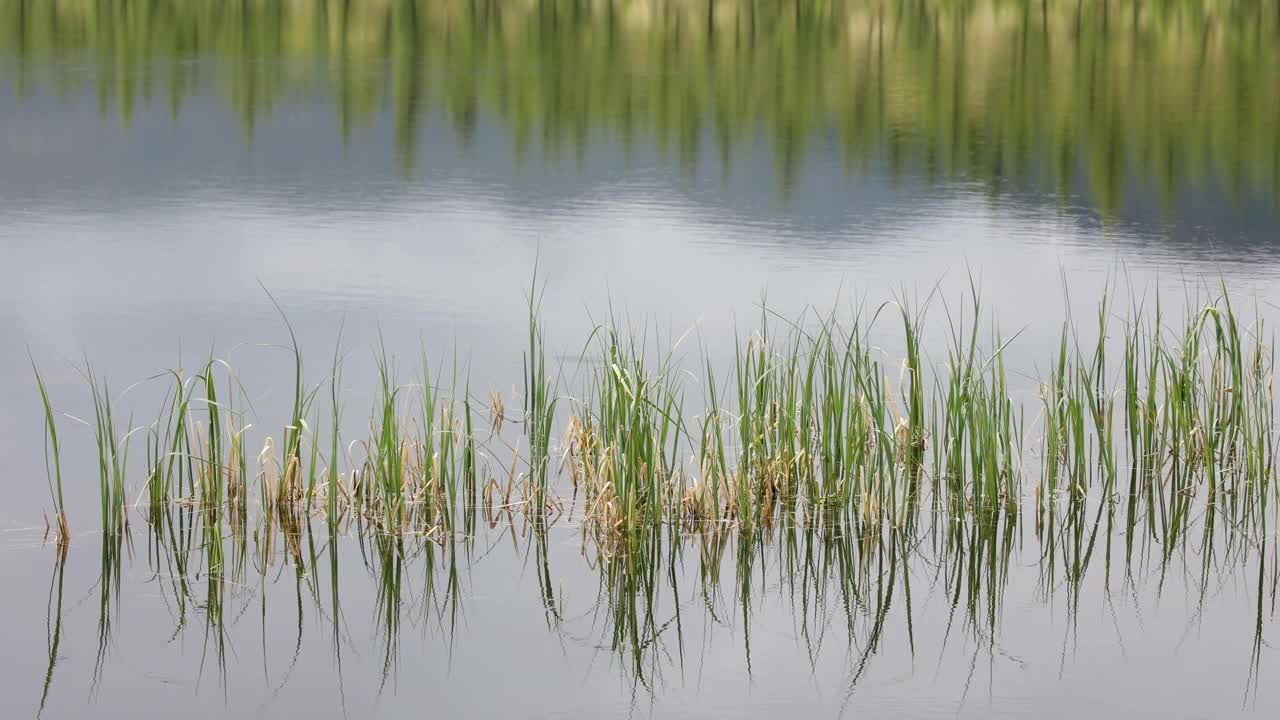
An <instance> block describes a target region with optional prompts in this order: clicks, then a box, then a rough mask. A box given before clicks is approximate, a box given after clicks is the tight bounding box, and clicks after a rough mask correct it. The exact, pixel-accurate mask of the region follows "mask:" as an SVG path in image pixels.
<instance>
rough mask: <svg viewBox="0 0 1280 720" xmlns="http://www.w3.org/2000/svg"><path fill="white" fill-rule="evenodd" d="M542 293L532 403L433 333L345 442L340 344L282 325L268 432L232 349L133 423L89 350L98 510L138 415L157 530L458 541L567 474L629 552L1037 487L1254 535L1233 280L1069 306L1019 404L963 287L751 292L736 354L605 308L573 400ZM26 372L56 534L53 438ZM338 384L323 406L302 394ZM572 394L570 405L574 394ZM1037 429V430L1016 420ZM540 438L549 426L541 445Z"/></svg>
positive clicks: (1260, 335) (1254, 372)
mask: <svg viewBox="0 0 1280 720" xmlns="http://www.w3.org/2000/svg"><path fill="white" fill-rule="evenodd" d="M536 290H537V286H536V285H535V286H534V287H533V290H532V291H531V294H530V300H529V304H528V322H529V346H528V350H527V351H526V352H525V354H524V362H523V374H524V397H523V398H522V399H521V407H522V409H523V412H522V413H520V415H519V417H518V418H512V419H510V420H508V418H507V413H506V410H505V408H504V406H503V399H502V397H501V396H500V395H499V394H497V393H496V392H490V394H489V397H488V398H487V400H486V399H483V398H478V397H475V396H474V395H473V394H472V390H471V383H470V380H469V378H468V376H467V375H468V373H467V372H466V370H465V369H464V368H463V367H462V365H461V364H460V363H459V362H458V361H457V359H456V358H455V359H454V360H453V363H452V367H451V368H450V367H448V366H447V365H446V363H444V362H436V363H434V364H433V363H432V362H430V361H429V360H428V357H427V353H426V352H423V353H422V358H421V367H420V368H419V369H418V370H417V371H416V372H415V373H413V374H411V375H410V377H412V378H413V379H414V381H413V382H404V381H402V380H401V376H400V371H399V366H398V362H397V360H396V359H395V358H394V357H392V356H390V355H389V354H388V353H387V351H386V350H385V347H379V349H378V351H377V353H376V355H375V358H376V361H377V362H376V366H377V376H376V383H375V388H376V392H375V399H374V403H373V407H372V409H371V410H370V412H369V414H368V420H367V425H366V427H367V434H366V435H365V436H364V437H363V438H362V439H358V440H354V441H349V440H348V439H347V438H345V437H344V436H343V433H342V431H341V430H342V428H341V425H342V407H341V406H342V397H341V384H342V368H341V365H342V362H341V358H342V353H341V347H340V346H341V343H340V342H339V347H338V349H336V350H335V352H334V357H333V362H332V366H331V370H330V373H329V376H328V377H327V378H323V379H322V380H321V381H320V382H318V383H314V384H311V383H308V381H307V380H306V378H305V376H304V367H303V362H302V355H303V353H302V350H301V348H300V346H299V344H298V342H297V339H296V336H294V334H293V332H292V329H290V330H289V334H290V339H291V344H290V347H289V352H290V359H291V366H292V370H293V382H292V384H291V388H292V392H291V394H290V402H289V404H288V408H287V412H288V417H287V419H286V421H285V423H284V424H283V433H282V434H281V435H279V436H278V437H279V438H280V440H279V442H277V440H275V439H273V438H272V437H266V438H260V439H253V438H251V436H250V435H249V432H250V430H251V428H252V425H251V424H250V423H248V421H247V418H248V416H249V414H250V413H249V407H250V403H249V400H248V394H247V392H246V391H245V389H244V387H243V386H242V384H241V381H240V379H239V377H238V376H237V374H236V372H235V371H234V369H233V367H232V365H231V364H230V363H229V362H228V361H226V360H224V359H219V358H216V357H210V358H209V359H207V360H205V361H204V362H203V364H202V365H201V366H199V369H198V370H197V371H196V372H195V373H192V374H188V373H187V372H185V371H184V370H183V369H181V364H179V367H178V368H175V369H172V370H169V371H167V372H165V373H163V374H161V375H159V376H157V377H156V378H154V381H155V382H159V383H163V384H164V386H165V390H164V392H163V399H162V401H161V403H160V410H159V412H158V413H157V414H156V415H155V418H156V419H155V420H154V421H152V422H151V423H150V424H148V425H146V426H145V427H142V428H133V427H131V423H129V424H121V423H120V422H119V420H118V418H119V410H118V409H117V407H116V405H117V403H118V397H117V396H115V395H113V394H112V392H111V389H110V388H109V386H108V385H107V383H106V382H105V380H101V379H99V378H98V376H97V375H96V374H95V373H94V372H93V371H92V369H90V368H87V367H86V369H85V371H84V375H85V378H86V380H87V383H88V385H89V387H90V399H91V401H92V407H93V418H94V422H93V423H92V424H90V427H91V428H92V430H93V433H94V438H95V445H96V448H97V455H96V459H97V475H98V480H99V483H98V484H99V496H100V501H101V515H102V527H103V529H104V531H105V532H108V533H120V532H121V531H122V530H123V529H124V528H125V527H127V523H128V512H127V510H128V508H129V507H130V502H129V497H130V496H129V495H128V494H127V492H126V483H127V480H128V479H129V474H130V472H131V466H130V465H129V462H128V449H129V444H130V438H131V437H132V436H133V435H134V434H135V433H141V434H143V435H144V437H145V453H144V458H145V461H144V465H145V474H144V475H143V478H142V481H143V487H142V488H141V492H139V493H137V494H136V495H134V497H136V498H138V502H139V503H143V504H145V509H146V514H147V517H148V520H149V522H151V523H152V524H153V525H159V524H160V523H162V522H165V519H166V513H167V509H168V508H170V507H173V506H178V507H188V508H198V509H199V510H200V511H201V512H203V513H205V514H206V516H207V521H208V522H210V523H212V524H221V523H227V524H229V525H232V526H234V527H239V528H244V527H246V526H247V525H249V524H250V523H249V511H250V508H251V506H252V505H253V504H254V499H255V498H256V504H257V506H258V507H259V508H260V512H259V514H258V526H259V530H260V531H271V532H274V531H275V530H276V529H280V530H283V531H285V533H286V534H287V535H290V536H293V537H296V536H300V535H302V534H304V533H305V532H306V530H307V528H308V527H309V523H310V521H311V520H312V519H313V518H322V519H324V521H325V522H327V523H328V524H329V526H330V527H331V528H336V527H337V526H338V525H344V526H346V525H349V524H352V523H354V524H355V525H356V526H357V527H358V528H361V529H363V530H367V531H372V532H376V533H379V534H383V535H396V536H405V535H417V536H422V537H427V538H430V539H432V540H433V541H435V542H437V543H446V542H448V541H449V540H450V538H453V537H456V536H470V535H473V534H474V532H475V529H476V526H477V523H478V521H479V520H480V519H481V518H483V519H484V521H486V522H487V523H488V524H490V525H491V526H494V525H496V524H497V523H498V522H500V521H504V520H505V521H507V522H511V523H514V522H516V521H517V520H518V519H519V518H523V519H525V520H526V521H528V522H531V523H534V524H536V525H539V526H541V527H545V526H546V525H547V524H549V523H551V522H554V521H555V520H556V519H557V518H559V517H561V515H562V513H563V511H564V508H565V502H564V501H563V500H562V499H561V498H562V497H563V496H566V495H573V496H574V497H575V500H576V497H577V496H578V495H579V494H580V495H581V497H582V502H581V505H580V507H581V515H579V516H576V517H575V518H574V519H575V520H578V521H581V522H582V523H583V525H584V527H585V528H586V530H587V531H588V532H589V533H590V534H592V535H593V536H597V537H599V538H601V539H602V540H604V541H605V542H606V543H607V544H611V546H612V547H614V548H615V549H616V550H618V551H619V552H625V551H626V548H628V547H631V546H632V545H633V543H634V542H635V538H636V537H640V536H642V535H643V533H644V532H645V531H646V528H650V527H656V526H667V527H673V528H675V527H678V528H680V529H681V530H682V531H684V532H688V533H695V534H696V533H717V532H722V531H723V530H725V529H726V528H733V529H736V530H738V531H740V532H748V533H759V532H770V531H772V530H773V529H775V528H781V529H784V530H787V529H796V528H803V529H808V530H814V529H816V528H820V527H824V526H827V525H829V524H831V523H835V522H837V520H839V522H841V523H852V524H854V525H856V526H857V527H859V528H860V529H861V530H860V531H862V532H881V531H886V532H887V531H894V532H901V531H906V532H909V531H911V530H912V529H914V528H917V527H925V526H928V527H935V528H937V527H940V525H939V523H936V522H933V521H932V520H933V519H934V518H935V516H936V518H939V519H940V522H941V526H953V527H948V529H949V530H950V531H954V532H958V533H963V532H967V531H968V529H969V527H970V526H971V525H973V524H992V523H997V522H1005V520H1006V519H1008V518H1014V519H1016V518H1017V517H1018V516H1019V514H1020V513H1021V512H1022V511H1023V504H1024V500H1025V501H1029V502H1030V503H1031V504H1032V505H1033V507H1032V508H1031V510H1032V516H1033V517H1034V518H1035V523H1036V529H1037V532H1048V533H1049V534H1050V535H1052V534H1054V533H1058V532H1061V531H1063V529H1064V528H1066V527H1073V528H1079V527H1082V525H1081V523H1084V522H1085V520H1086V519H1087V520H1088V522H1089V523H1090V524H1091V526H1092V530H1091V534H1094V535H1096V534H1097V530H1098V528H1099V527H1103V526H1105V527H1107V528H1108V529H1110V528H1112V527H1114V526H1115V525H1116V524H1119V525H1120V526H1122V527H1125V528H1127V529H1128V530H1129V531H1133V530H1135V529H1138V530H1145V532H1147V533H1148V534H1150V535H1151V536H1152V537H1153V538H1156V539H1158V540H1159V541H1160V542H1161V543H1163V544H1164V545H1165V546H1166V547H1172V546H1173V545H1174V544H1176V542H1177V541H1179V540H1180V539H1181V538H1183V537H1184V536H1185V532H1186V527H1187V526H1188V523H1189V518H1191V517H1192V516H1193V515H1195V514H1196V513H1197V512H1198V510H1205V511H1208V512H1209V513H1210V518H1211V519H1219V520H1225V521H1226V522H1229V523H1230V524H1231V525H1232V526H1234V527H1238V528H1240V529H1241V530H1243V531H1247V532H1261V531H1263V530H1264V528H1265V526H1266V522H1267V520H1266V512H1265V511H1266V509H1267V508H1268V507H1275V498H1274V497H1273V495H1275V493H1276V492H1277V484H1276V483H1275V482H1274V480H1275V473H1276V468H1275V451H1276V447H1275V426H1274V422H1275V407H1274V395H1273V392H1272V377H1273V375H1274V371H1275V365H1274V354H1273V350H1272V347H1273V340H1272V338H1269V337H1268V336H1267V335H1266V332H1265V326H1264V324H1263V320H1262V318H1261V315H1260V313H1255V314H1256V315H1257V317H1256V318H1255V319H1253V320H1250V321H1246V320H1245V319H1243V318H1242V317H1241V316H1240V314H1239V312H1238V310H1237V308H1236V306H1235V305H1234V304H1233V302H1232V299H1231V298H1230V297H1229V296H1228V294H1227V292H1226V288H1225V287H1219V288H1217V289H1215V290H1214V291H1213V292H1209V291H1207V290H1204V289H1201V290H1200V291H1199V294H1197V295H1188V296H1187V297H1185V298H1184V301H1185V304H1186V306H1187V307H1188V308H1190V310H1189V311H1187V312H1186V313H1185V316H1184V318H1183V320H1182V322H1181V324H1179V325H1177V326H1172V327H1171V326H1170V325H1169V323H1168V315H1169V312H1168V310H1167V305H1166V304H1165V303H1163V302H1162V301H1161V298H1159V297H1158V296H1157V297H1156V298H1155V300H1154V302H1151V303H1150V304H1147V303H1146V302H1145V301H1144V300H1143V299H1141V298H1136V297H1131V298H1130V299H1129V302H1128V303H1127V304H1120V305H1118V304H1117V303H1116V301H1115V299H1114V297H1113V294H1112V293H1111V292H1110V291H1108V292H1107V293H1105V294H1104V296H1103V298H1102V300H1101V302H1100V303H1099V306H1098V310H1097V314H1096V322H1094V323H1090V324H1089V325H1088V327H1086V328H1083V329H1082V328H1081V327H1078V326H1077V325H1076V324H1075V323H1074V322H1073V321H1072V320H1071V319H1068V320H1067V321H1066V322H1065V323H1064V325H1063V328H1062V331H1061V334H1060V337H1059V342H1058V343H1057V346H1056V348H1055V352H1054V353H1053V356H1052V358H1051V362H1050V363H1049V365H1048V366H1047V369H1046V371H1045V372H1044V373H1043V374H1041V375H1040V377H1039V378H1038V380H1035V381H1033V382H1032V383H1028V384H1031V385H1033V386H1038V389H1039V399H1038V401H1037V402H1035V403H1033V404H1030V406H1031V408H1032V414H1033V416H1034V419H1032V420H1030V421H1028V419H1027V412H1026V411H1027V405H1026V404H1024V403H1020V402H1018V401H1017V400H1016V399H1015V398H1017V397H1018V395H1017V391H1016V390H1015V389H1014V387H1013V385H1014V383H1013V382H1012V381H1011V379H1010V375H1009V371H1008V369H1007V368H1008V357H1007V355H1008V349H1009V347H1010V346H1011V345H1012V344H1013V343H1015V342H1016V340H1017V337H1018V335H1017V334H1014V335H1013V336H1011V337H1006V336H1005V335H1003V334H1002V332H1001V330H1000V328H999V326H998V324H996V323H994V322H992V321H991V320H990V319H989V318H988V317H987V315H986V314H984V306H983V304H982V299H981V296H980V293H979V292H978V288H977V283H976V282H974V281H971V284H970V287H969V289H968V291H967V292H966V293H963V294H962V295H960V296H959V298H957V299H950V298H947V297H946V296H945V295H943V294H942V293H940V292H938V291H937V290H935V291H934V292H933V293H931V294H930V295H929V296H928V297H927V298H926V299H925V300H924V301H923V302H907V301H905V300H904V299H899V300H898V301H897V302H896V303H886V304H884V305H881V306H879V307H875V308H871V309H867V308H865V307H864V306H858V307H854V308H851V311H850V312H843V313H842V312H837V311H831V312H826V313H818V312H816V311H813V310H808V311H806V312H803V313H800V314H799V315H798V316H796V317H792V318H785V317H782V316H780V315H779V314H777V313H775V312H773V311H771V310H769V309H768V308H767V306H763V305H762V310H761V313H760V316H759V322H758V323H757V324H756V326H755V327H753V328H751V329H750V330H748V331H745V332H740V333H738V335H737V338H736V340H735V341H734V343H733V351H732V358H731V361H730V362H727V363H726V362H723V359H721V361H720V362H718V361H717V358H716V357H715V356H713V355H712V354H711V353H709V352H707V351H706V350H705V349H704V350H703V351H702V352H701V356H700V357H699V356H697V355H696V354H695V353H689V352H686V351H685V350H684V349H682V341H683V340H684V338H680V339H678V340H672V339H670V338H664V337H663V336H662V335H661V334H660V333H658V332H654V331H651V330H649V329H647V328H646V329H643V330H638V331H637V330H635V329H633V328H629V327H627V326H625V325H624V324H622V323H619V322H617V321H616V320H615V321H613V322H611V323H609V324H607V325H605V326H601V327H599V328H597V329H596V330H595V331H594V332H593V334H592V335H591V337H590V338H589V340H588V343H587V346H586V347H587V348H588V350H590V352H591V354H592V356H593V357H594V358H595V360H593V361H592V362H590V363H589V372H588V374H587V377H586V379H585V381H584V382H583V383H582V386H581V387H580V388H578V389H579V393H578V396H577V397H576V398H574V399H573V400H572V401H571V402H566V403H563V404H562V402H561V397H560V380H559V379H553V378H558V377H559V374H558V373H557V371H556V370H555V369H553V368H551V367H549V366H548V362H547V349H546V347H545V345H546V343H545V339H544V336H543V330H542V323H541V320H540V318H539V311H538V299H537V297H538V296H537V295H536V294H535V293H536ZM957 300H958V301H957ZM938 305H942V306H943V307H942V309H941V310H939V309H938V308H937V306H938ZM894 316H896V318H895V317H894ZM891 318H893V319H892V320H891ZM899 320H900V324H899V322H898V321H899ZM287 326H288V323H287V321H286V327H287ZM938 336H941V337H942V338H943V339H944V340H945V342H944V343H942V344H940V345H939V347H940V348H941V350H942V352H940V353H937V354H931V353H930V349H929V348H930V344H929V343H928V342H925V338H930V337H938ZM690 356H693V357H690ZM585 357H586V356H585V354H584V359H585ZM1115 358H1119V359H1120V361H1119V362H1116V360H1115ZM33 366H34V363H33ZM35 374H36V384H37V387H38V389H39V394H40V397H41V402H42V406H43V409H44V415H45V421H44V429H45V444H46V458H47V468H48V478H49V485H50V494H51V498H52V500H53V505H54V514H55V517H56V519H55V521H54V523H53V524H54V525H55V526H56V535H57V537H58V538H60V539H64V538H66V537H67V536H68V531H67V519H66V506H65V504H64V502H63V487H62V485H63V475H65V474H67V473H66V467H65V466H64V464H63V459H62V455H63V451H64V449H65V448H64V444H65V442H66V438H65V433H63V432H62V430H61V428H59V427H58V423H57V414H56V413H55V412H54V411H53V407H52V404H51V401H50V398H49V395H48V392H47V388H46V386H45V384H44V380H43V377H42V376H41V374H40V373H39V371H38V370H36V371H35ZM325 388H328V406H329V407H328V408H327V410H326V409H324V408H321V407H320V406H319V405H318V404H317V402H316V400H317V398H318V397H321V396H322V393H323V391H324V390H325ZM699 396H700V398H699ZM695 398H697V399H695ZM564 405H570V406H571V408H572V409H571V411H570V412H568V413H564V414H563V415H561V414H560V413H559V411H560V409H561V408H562V407H563V406H564ZM486 406H487V407H486ZM477 414H479V415H480V416H481V417H482V418H487V419H480V420H477V417H476V416H477ZM326 422H327V427H322V426H323V425H324V424H325V423H326ZM1037 427H1039V428H1040V430H1039V432H1040V435H1039V442H1038V443H1036V442H1034V441H1032V442H1028V440H1027V438H1028V436H1029V435H1031V434H1032V433H1035V432H1036V428H1037ZM553 434H554V437H559V438H563V440H562V441H561V447H560V448H558V449H555V450H554V454H555V455H556V457H557V458H558V463H557V464H554V465H553V463H552V462H551V458H552V455H553V448H552V442H551V439H552V437H553ZM513 435H515V437H512V436H513ZM251 442H252V443H254V444H255V446H257V447H261V451H260V452H259V453H258V454H257V455H256V459H255V458H254V456H253V455H252V453H251V451H250V450H248V447H249V446H250V443H251ZM257 443H261V444H260V445H258V444H257ZM1036 445H1038V453H1036V452H1035V451H1034V447H1035V446H1036ZM1029 446H1031V451H1030V455H1028V451H1029ZM1029 458H1030V460H1031V461H1032V463H1033V464H1032V466H1028V459H1029ZM1037 464H1038V465H1037ZM575 507H578V506H577V505H576V504H575ZM1117 508H1122V509H1123V511H1122V512H1119V514H1117ZM1078 557H1079V558H1080V559H1082V560H1083V558H1084V557H1085V554H1083V553H1082V554H1080V555H1079V556H1078Z"/></svg>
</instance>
